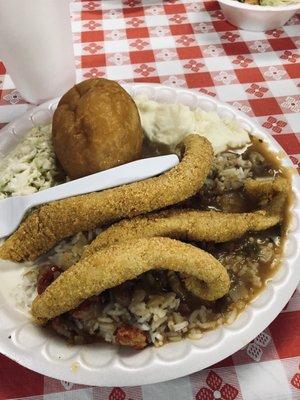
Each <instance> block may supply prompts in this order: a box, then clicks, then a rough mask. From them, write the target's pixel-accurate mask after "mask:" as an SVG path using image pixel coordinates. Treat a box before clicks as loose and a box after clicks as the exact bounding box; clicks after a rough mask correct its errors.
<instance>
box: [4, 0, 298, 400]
mask: <svg viewBox="0 0 300 400" xmlns="http://www.w3.org/2000/svg"><path fill="white" fill-rule="evenodd" d="M71 10H72V26H73V33H74V48H75V58H76V66H77V80H78V81H81V80H83V79H87V78H90V77H106V78H109V79H114V80H118V81H119V82H120V83H122V82H160V83H163V84H166V85H171V86H180V87H188V88H193V89H195V90H199V91H200V92H203V93H206V94H208V95H209V96H216V97H218V98H219V99H220V100H221V101H224V102H228V103H230V104H232V105H233V106H234V107H236V108H237V109H239V110H241V111H243V112H244V113H246V114H247V115H248V116H249V117H252V118H255V119H256V120H257V122H258V123H259V124H261V125H262V126H263V127H264V128H265V129H266V130H267V131H268V132H269V133H271V134H272V135H273V136H274V137H275V138H276V140H277V141H278V142H279V143H280V144H281V145H282V147H283V148H284V149H285V150H286V152H287V153H288V154H289V155H290V157H291V159H292V161H293V162H294V164H295V165H296V166H297V167H298V170H299V171H300V89H299V88H300V52H299V50H298V49H299V47H300V14H298V15H296V16H294V17H293V18H292V19H291V20H290V21H289V22H288V24H287V25H286V26H284V27H283V28H280V29H276V30H272V31H268V32H265V33H257V32H246V31H240V30H238V29H236V28H235V27H233V26H232V25H230V24H229V23H228V22H226V21H225V19H224V16H223V14H222V12H221V11H220V8H219V4H218V2H216V1H205V2H203V1H202V2H201V1H193V0H184V1H181V0H168V1H157V0H156V1H155V0H123V1H121V0H103V1H84V0H82V1H73V2H72V3H71ZM0 57H1V54H0ZM28 107H30V106H29V105H28V104H27V103H26V102H25V101H24V100H23V99H22V98H21V96H20V95H19V93H18V92H17V91H16V90H15V89H14V85H13V83H12V81H11V79H10V77H9V76H8V75H7V74H6V71H5V67H4V65H3V64H1V62H0V127H1V126H3V125H5V124H6V123H7V122H9V121H11V120H13V119H14V118H16V117H18V116H19V115H21V114H22V113H23V112H24V111H25V110H26V109H28ZM299 332H300V287H298V290H296V292H295V293H294V295H293V297H292V299H291V300H290V302H289V303H288V305H287V306H286V308H285V309H284V310H283V311H282V312H281V314H280V315H279V316H278V317H277V318H276V319H275V321H274V322H273V323H272V324H271V325H270V326H269V327H268V328H267V329H266V330H265V331H264V332H262V333H261V334H260V335H259V336H258V337H257V338H256V339H255V340H254V341H252V342H251V343H249V344H248V345H247V346H245V347H244V348H243V349H242V350H240V351H238V352H237V353H235V354H234V355H232V356H231V357H229V358H227V359H225V360H224V361H222V362H221V363H219V364H217V365H214V366H212V367H210V368H208V369H206V370H204V371H201V372H198V373H195V374H193V375H190V376H187V377H184V378H180V379H177V380H174V381H171V382H166V383H160V384H156V385H147V386H143V387H139V386H137V387H132V388H119V387H115V388H95V387H87V386H81V385H75V384H72V383H70V382H65V381H59V380H55V379H51V378H48V377H44V376H42V375H39V374H37V373H34V372H31V371H29V370H27V369H25V368H23V367H21V366H19V365H18V364H16V363H15V362H13V361H11V360H9V359H7V358H6V357H4V356H1V355H0V399H16V398H18V399H20V398H22V399H23V398H26V399H32V400H38V399H53V400H54V399H55V400H56V399H72V400H74V399H99V400H100V399H101V400H102V399H103V400H104V399H109V400H130V399H131V400H140V399H143V400H149V399H155V400H168V399H180V400H190V399H196V400H213V399H223V400H234V399H236V400H242V399H243V400H259V399H262V400H269V399H272V400H279V399H280V400H288V399H300V338H299ZM116 385H117V382H116Z"/></svg>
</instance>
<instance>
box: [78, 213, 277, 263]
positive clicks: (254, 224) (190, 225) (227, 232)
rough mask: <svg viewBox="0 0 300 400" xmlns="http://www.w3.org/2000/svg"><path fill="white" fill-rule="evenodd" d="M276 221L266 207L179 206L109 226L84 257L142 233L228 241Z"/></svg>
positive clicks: (188, 238)
mask: <svg viewBox="0 0 300 400" xmlns="http://www.w3.org/2000/svg"><path fill="white" fill-rule="evenodd" d="M279 221H280V216H279V215H269V214H268V213H267V212H266V211H256V212H252V213H241V214H231V213H224V212H218V211H197V210H180V209H178V210H168V211H162V212H159V213H154V214H150V215H146V216H141V217H136V218H133V219H131V220H124V221H121V222H119V223H116V224H114V225H112V226H110V227H109V228H108V229H106V230H105V231H103V232H101V233H100V234H99V235H98V236H97V237H96V239H95V240H94V241H93V242H92V243H91V244H90V245H89V246H87V247H86V249H85V251H84V253H83V257H86V256H89V255H91V254H93V253H95V252H96V251H98V250H99V249H101V248H103V247H106V246H110V245H112V244H114V243H118V242H124V241H127V240H133V239H137V238H142V237H153V236H164V237H170V238H173V239H179V240H184V241H201V240H205V241H212V242H227V241H229V240H233V239H237V238H239V237H241V236H242V235H244V234H245V233H246V232H248V231H261V230H264V229H267V228H270V227H271V226H274V225H276V224H278V223H279Z"/></svg>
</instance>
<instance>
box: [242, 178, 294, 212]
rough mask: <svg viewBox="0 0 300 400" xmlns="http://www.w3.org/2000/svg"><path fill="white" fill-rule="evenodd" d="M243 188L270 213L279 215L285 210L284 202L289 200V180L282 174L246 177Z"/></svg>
mask: <svg viewBox="0 0 300 400" xmlns="http://www.w3.org/2000/svg"><path fill="white" fill-rule="evenodd" d="M244 190H245V192H246V194H247V195H248V196H249V197H250V198H252V199H255V200H256V201H257V202H258V205H260V206H261V207H263V208H267V209H268V212H269V213H270V214H273V215H275V214H277V215H279V214H282V212H283V211H286V204H287V203H288V202H289V201H290V198H289V194H290V193H291V182H290V180H289V179H288V178H284V177H283V176H278V177H274V178H260V179H247V180H246V181H245V184H244Z"/></svg>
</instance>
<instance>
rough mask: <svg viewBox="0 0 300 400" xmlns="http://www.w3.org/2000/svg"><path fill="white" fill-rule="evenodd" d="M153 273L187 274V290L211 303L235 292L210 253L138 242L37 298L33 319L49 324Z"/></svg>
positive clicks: (159, 241) (99, 258) (81, 267)
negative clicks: (94, 298)
mask: <svg viewBox="0 0 300 400" xmlns="http://www.w3.org/2000/svg"><path fill="white" fill-rule="evenodd" d="M152 269H170V270H173V271H177V272H180V273H183V274H186V275H187V277H186V278H185V283H186V285H187V287H188V288H189V289H192V290H193V292H194V294H196V295H197V296H199V297H201V298H203V299H205V300H216V299H218V298H220V297H222V296H224V295H225V294H226V293H227V292H228V290H229V285H230V280H229V276H228V274H227V271H226V269H225V268H224V267H223V266H222V264H221V263H220V262H219V261H218V260H216V259H215V258H214V257H213V256H212V255H210V254H209V253H206V252H205V251H203V250H200V249H199V248H197V247H194V246H192V245H189V244H185V243H181V242H179V241H177V240H173V239H169V238H162V237H157V238H148V239H138V240H135V241H131V242H126V243H122V244H117V245H113V246H110V247H107V248H105V249H103V250H100V251H98V252H96V253H95V254H93V255H91V256H89V257H86V258H84V259H83V260H81V261H79V262H78V263H77V264H75V265H73V266H72V267H71V268H69V269H68V270H67V271H65V272H64V273H62V274H61V275H60V276H59V277H58V278H57V279H56V280H55V281H54V282H53V283H52V284H51V285H50V286H48V288H47V289H46V290H45V292H44V293H42V294H41V295H39V296H37V298H36V299H35V300H34V302H33V305H32V315H33V316H34V318H35V319H36V321H37V322H38V323H41V324H43V323H45V322H47V321H48V320H49V319H51V318H54V317H56V316H58V315H60V314H63V313H65V312H67V311H69V310H72V309H74V308H75V307H77V306H78V305H79V304H80V303H81V302H82V301H83V300H85V299H87V298H89V297H91V296H93V295H96V294H99V293H102V292H103V291H104V290H106V289H109V288H113V287H115V286H118V285H120V284H121V283H123V282H125V281H128V280H131V279H135V278H136V277H138V276H139V275H141V274H143V273H144V272H146V271H150V270H152ZM203 282H204V284H203Z"/></svg>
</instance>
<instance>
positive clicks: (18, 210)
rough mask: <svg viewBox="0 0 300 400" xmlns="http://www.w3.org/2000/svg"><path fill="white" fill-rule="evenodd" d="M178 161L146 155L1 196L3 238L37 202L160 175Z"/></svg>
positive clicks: (173, 155)
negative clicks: (44, 186) (38, 188)
mask: <svg viewBox="0 0 300 400" xmlns="http://www.w3.org/2000/svg"><path fill="white" fill-rule="evenodd" d="M178 163H179V159H178V157H177V156H176V155H175V154H170V155H166V156H160V157H151V158H145V159H142V160H137V161H133V162H131V163H128V164H124V165H121V166H119V167H115V168H111V169H108V170H106V171H102V172H98V173H96V174H92V175H89V176H86V177H84V178H80V179H76V180H74V181H71V182H67V183H63V184H61V185H58V186H54V187H52V188H49V189H45V190H42V191H40V192H37V193H34V194H30V195H26V196H16V197H9V198H7V199H4V200H1V201H0V238H2V237H5V236H8V235H10V234H11V233H12V232H13V231H14V230H16V229H17V227H18V226H19V224H20V222H21V221H22V218H23V216H24V214H25V212H26V211H28V210H29V209H30V208H32V207H34V206H38V205H40V204H45V203H50V202H52V201H55V200H60V199H64V198H66V197H71V196H77V195H80V194H85V193H91V192H96V191H97V192H98V191H100V190H104V189H109V188H113V187H116V186H121V185H125V184H128V183H132V182H137V181H141V180H143V179H147V178H151V177H152V176H155V175H159V174H161V173H163V172H165V171H167V170H169V169H171V168H173V167H175V166H176V165H177V164H178Z"/></svg>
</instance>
